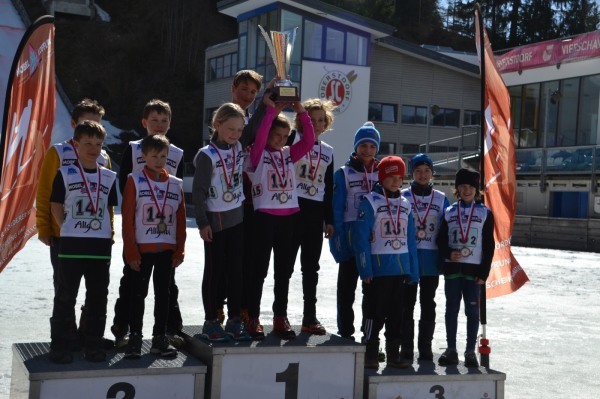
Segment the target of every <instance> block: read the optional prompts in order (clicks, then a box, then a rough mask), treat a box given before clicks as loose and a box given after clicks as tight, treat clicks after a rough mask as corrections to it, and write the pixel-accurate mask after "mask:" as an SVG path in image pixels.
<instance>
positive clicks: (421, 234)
mask: <svg viewBox="0 0 600 399" xmlns="http://www.w3.org/2000/svg"><path fill="white" fill-rule="evenodd" d="M434 195H435V190H431V199H430V200H429V204H427V211H426V212H425V216H423V218H421V214H420V213H419V207H418V205H420V204H419V202H418V201H416V200H415V198H416V195H415V193H414V191H413V189H412V187H411V188H410V199H411V200H412V204H413V209H414V211H415V215H416V216H417V220H418V221H419V224H420V225H421V229H420V230H417V238H418V239H420V240H422V239H424V238H425V237H427V232H426V231H425V228H426V223H427V216H428V215H429V210H430V209H431V204H433V196H434Z"/></svg>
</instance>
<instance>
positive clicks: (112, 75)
mask: <svg viewBox="0 0 600 399" xmlns="http://www.w3.org/2000/svg"><path fill="white" fill-rule="evenodd" d="M21 2H22V3H23V4H24V5H25V8H26V9H27V12H28V13H29V16H30V19H31V20H32V21H33V20H35V19H36V18H37V17H39V16H41V15H43V14H45V13H46V10H45V9H44V6H43V4H42V0H21ZM217 2H218V1H216V0H168V1H165V0H127V1H123V0H96V3H97V4H98V5H99V6H100V7H101V8H102V9H103V10H105V11H106V12H107V13H108V14H109V15H110V18H111V19H110V22H105V21H101V20H99V19H98V18H95V19H93V20H88V19H86V18H78V17H73V16H67V15H61V14H59V15H57V16H56V23H55V25H56V72H57V75H58V78H59V80H60V82H61V84H62V86H63V87H64V89H65V91H66V93H67V95H68V97H69V98H70V99H71V101H72V102H77V101H79V100H80V99H81V98H83V97H90V98H94V99H96V100H98V101H99V102H100V103H101V104H102V105H103V106H104V107H105V108H106V116H105V119H107V120H109V121H110V122H111V123H112V124H113V125H114V126H116V127H118V128H120V129H122V130H123V131H124V133H123V134H122V136H121V137H122V139H123V141H124V142H125V143H127V142H128V141H129V140H131V139H137V137H138V136H137V134H135V133H133V132H132V131H135V132H137V133H138V134H143V132H144V129H143V128H142V126H141V123H140V120H141V116H142V115H141V114H142V108H143V106H144V104H145V103H146V102H147V101H148V100H149V99H151V98H161V99H163V100H166V101H168V102H169V103H171V105H172V107H173V120H172V123H171V131H170V133H169V138H170V139H171V141H172V142H173V143H174V144H175V145H177V146H179V147H181V148H183V149H184V151H185V160H186V161H187V162H191V161H192V159H193V157H194V155H195V153H196V151H197V149H198V148H199V147H200V145H201V143H202V137H201V132H202V126H203V124H205V123H206V121H205V115H203V99H204V81H205V76H206V74H205V62H204V55H205V49H206V48H207V47H210V46H212V45H215V44H217V43H222V42H226V41H228V40H231V39H235V38H236V37H237V23H236V21H235V19H233V18H230V17H228V16H225V15H223V14H221V13H219V12H218V11H217ZM324 2H326V3H330V4H333V5H336V6H339V7H341V8H343V9H345V10H349V11H353V12H355V13H357V14H360V15H363V16H365V17H368V18H372V19H374V20H377V21H380V22H384V23H387V24H389V25H392V26H394V27H396V32H395V33H394V36H396V37H399V38H401V39H404V40H407V41H410V42H413V43H416V44H431V45H439V46H447V47H452V48H453V49H455V50H462V51H469V52H474V51H475V42H474V39H473V36H474V26H473V6H474V3H473V2H467V1H460V0H449V1H447V2H445V1H439V0H324ZM480 4H481V7H482V14H483V15H484V18H485V23H486V26H487V29H488V33H489V35H490V39H491V41H492V46H493V48H494V50H496V51H498V50H502V49H506V48H510V47H515V46H519V45H523V44H529V43H534V42H539V41H543V40H550V39H555V38H559V37H565V36H572V35H576V34H579V33H583V32H589V31H593V30H596V29H598V27H599V24H600V13H599V11H598V5H597V4H596V2H594V1H590V0H486V1H481V2H480ZM110 150H111V153H112V154H111V155H112V157H113V159H114V160H115V161H116V162H117V163H118V162H119V161H120V158H121V155H120V154H121V153H122V150H123V146H114V147H112V148H110Z"/></svg>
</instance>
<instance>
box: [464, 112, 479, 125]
mask: <svg viewBox="0 0 600 399" xmlns="http://www.w3.org/2000/svg"><path fill="white" fill-rule="evenodd" d="M463 126H481V112H479V111H470V110H465V113H464V114H463Z"/></svg>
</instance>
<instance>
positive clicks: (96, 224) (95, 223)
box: [90, 218, 102, 230]
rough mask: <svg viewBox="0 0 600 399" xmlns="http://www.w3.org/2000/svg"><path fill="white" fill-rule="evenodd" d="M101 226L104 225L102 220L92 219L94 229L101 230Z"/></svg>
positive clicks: (91, 226)
mask: <svg viewBox="0 0 600 399" xmlns="http://www.w3.org/2000/svg"><path fill="white" fill-rule="evenodd" d="M100 227H102V223H100V220H98V219H95V218H94V219H92V221H91V222H90V229H92V230H100Z"/></svg>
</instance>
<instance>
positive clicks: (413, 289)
mask: <svg viewBox="0 0 600 399" xmlns="http://www.w3.org/2000/svg"><path fill="white" fill-rule="evenodd" d="M410 167H411V171H412V176H413V181H412V183H411V184H410V188H406V189H404V190H402V195H403V196H404V197H405V198H406V199H408V202H410V203H411V205H412V214H413V219H414V223H415V233H416V238H417V252H418V255H419V267H420V270H419V272H420V273H419V274H420V278H419V285H418V286H419V288H420V291H419V292H420V293H419V303H420V304H421V318H420V320H419V337H418V341H417V342H418V348H419V360H433V351H432V350H431V341H432V340H433V331H434V330H435V291H436V290H437V287H438V284H439V281H440V271H441V262H440V257H439V251H438V247H437V244H436V239H437V235H438V231H439V229H440V225H441V224H442V217H443V215H444V209H446V208H447V207H448V206H449V205H450V203H449V202H448V199H447V198H446V195H445V194H444V193H442V192H441V191H438V190H434V189H433V183H432V178H433V162H432V161H431V158H429V157H428V156H427V155H425V154H417V155H415V156H414V157H413V159H412V160H411V161H410ZM416 301H417V285H416V284H407V285H405V286H404V301H403V304H404V310H403V317H402V349H401V351H400V356H401V357H402V358H403V359H406V360H410V361H412V360H413V358H414V353H413V352H414V343H413V341H414V336H415V321H414V319H413V317H414V316H413V315H414V311H415V303H416Z"/></svg>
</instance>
